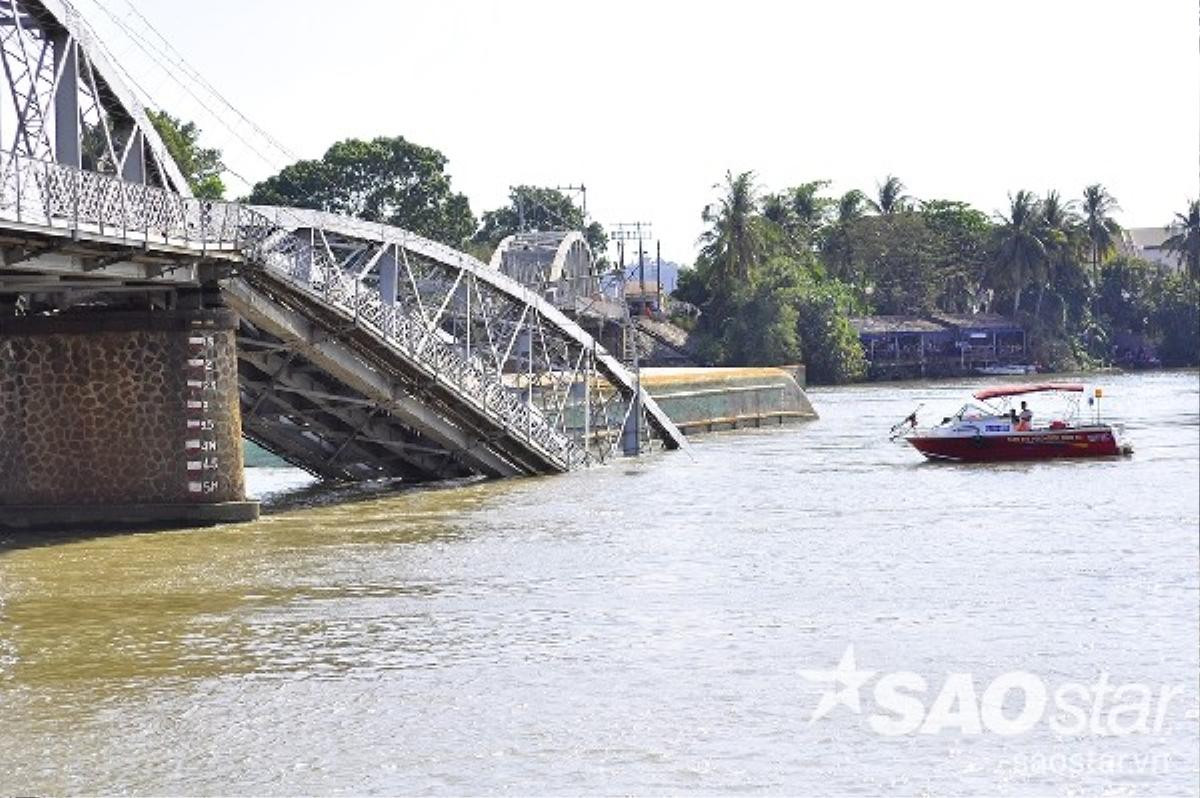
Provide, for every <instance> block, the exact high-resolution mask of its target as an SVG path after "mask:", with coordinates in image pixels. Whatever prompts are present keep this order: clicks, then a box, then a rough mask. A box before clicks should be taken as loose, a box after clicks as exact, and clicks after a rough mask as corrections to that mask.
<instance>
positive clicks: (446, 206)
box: [248, 136, 475, 246]
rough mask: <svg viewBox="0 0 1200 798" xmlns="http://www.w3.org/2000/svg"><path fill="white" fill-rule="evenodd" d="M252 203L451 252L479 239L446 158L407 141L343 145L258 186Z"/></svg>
mask: <svg viewBox="0 0 1200 798" xmlns="http://www.w3.org/2000/svg"><path fill="white" fill-rule="evenodd" d="M248 199H249V202H251V203H254V204H260V205H285V206H293V207H298V208H312V209H315V210H322V211H329V212H332V213H342V214H346V215H349V216H354V217H356V218H359V219H365V220H367V221H371V222H382V223H384V224H391V225H395V226H397V227H403V228H404V229H406V230H410V231H412V232H414V233H418V234H420V235H423V236H426V237H428V238H432V239H434V240H435V241H441V242H443V243H446V244H450V245H452V246H461V245H462V243H463V242H464V241H465V240H466V239H467V238H469V237H470V236H471V234H472V233H473V232H474V231H475V216H474V214H472V213H471V206H470V203H469V202H468V201H467V198H466V196H465V195H463V194H458V193H455V192H454V191H452V190H451V187H450V175H448V174H447V173H446V156H444V155H443V154H442V153H440V152H438V151H437V150H435V149H433V148H431V147H422V146H420V145H419V144H413V143H412V142H410V141H408V140H407V139H405V138H404V137H403V136H393V137H383V136H381V137H379V138H375V139H372V140H371V141H363V140H361V139H346V140H345V141H339V142H338V143H336V144H334V145H333V146H332V147H330V148H329V150H328V151H327V152H326V153H325V155H324V156H322V157H321V158H320V159H319V160H303V161H297V162H296V163H294V164H291V165H290V166H287V167H285V168H284V169H283V170H282V171H281V172H280V173H279V174H277V175H275V176H274V177H270V178H267V179H266V180H264V181H262V182H261V183H259V184H257V185H256V186H255V187H254V189H253V190H252V191H251V192H250V196H249V198H248Z"/></svg>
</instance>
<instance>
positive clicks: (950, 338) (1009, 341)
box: [850, 313, 1029, 377]
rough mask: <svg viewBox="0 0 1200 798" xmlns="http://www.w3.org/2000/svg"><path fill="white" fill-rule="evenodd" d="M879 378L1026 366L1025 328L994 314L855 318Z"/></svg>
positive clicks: (856, 328)
mask: <svg viewBox="0 0 1200 798" xmlns="http://www.w3.org/2000/svg"><path fill="white" fill-rule="evenodd" d="M850 324H851V326H853V327H854V329H855V331H856V332H857V333H858V338H859V341H860V342H861V343H862V347H863V354H864V355H866V358H867V362H868V363H869V364H870V366H871V372H872V374H873V375H875V376H883V377H899V376H915V375H926V374H928V375H938V374H961V373H967V372H971V371H975V370H979V369H988V368H996V367H1004V366H1017V365H1023V364H1025V363H1026V361H1027V358H1028V354H1029V350H1028V346H1027V342H1026V339H1025V330H1024V329H1023V328H1022V327H1021V325H1019V324H1017V323H1016V322H1014V321H1013V320H1011V319H1009V318H1007V317H1005V316H1000V315H997V314H994V313H975V314H952V313H935V314H932V315H929V316H864V317H860V318H853V319H850Z"/></svg>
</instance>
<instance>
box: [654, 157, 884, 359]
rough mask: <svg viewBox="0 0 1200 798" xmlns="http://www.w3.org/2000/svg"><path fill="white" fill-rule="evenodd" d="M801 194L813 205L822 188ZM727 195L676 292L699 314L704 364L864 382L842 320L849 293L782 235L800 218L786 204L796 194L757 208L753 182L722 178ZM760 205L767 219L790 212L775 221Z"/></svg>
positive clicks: (713, 210)
mask: <svg viewBox="0 0 1200 798" xmlns="http://www.w3.org/2000/svg"><path fill="white" fill-rule="evenodd" d="M806 185H807V186H812V187H813V196H815V189H816V188H817V187H819V186H820V184H806ZM803 190H804V189H803V187H802V191H803ZM724 191H725V193H724V195H723V196H722V197H721V198H720V199H719V201H718V202H717V203H715V204H714V205H712V206H709V208H707V209H705V214H704V219H705V221H706V222H708V224H709V229H708V231H707V232H706V233H705V235H704V237H703V238H702V239H701V241H702V242H703V243H704V247H703V249H702V250H701V254H700V257H699V258H698V259H697V261H696V267H695V268H694V269H691V270H687V271H684V272H681V273H680V278H679V285H678V287H677V288H676V291H675V295H676V297H678V298H679V299H683V300H686V301H688V302H690V303H692V304H694V305H696V306H698V307H699V308H700V309H701V315H700V317H699V319H698V320H697V322H696V326H695V333H696V337H697V339H698V349H699V351H700V353H701V355H702V356H703V357H705V358H706V359H707V360H709V361H710V362H713V363H718V364H721V365H738V366H748V365H781V364H787V363H796V362H799V361H803V362H805V363H806V364H808V376H809V378H810V379H812V380H813V381H814V382H822V381H826V382H844V381H847V380H852V379H858V378H861V377H862V375H863V374H864V373H865V366H864V363H863V356H862V347H861V345H860V344H859V341H858V337H857V336H856V335H855V334H854V331H853V329H851V327H850V324H849V322H848V321H847V317H846V313H847V311H848V309H849V306H850V295H849V292H848V291H846V290H845V288H844V287H843V286H842V285H841V284H840V283H837V282H836V281H834V280H831V279H830V278H828V277H826V276H825V275H824V270H823V269H822V268H821V267H820V264H819V263H818V262H817V261H815V260H814V259H813V256H812V254H811V252H810V251H808V249H807V248H806V247H801V248H799V249H798V248H797V247H796V246H795V231H796V229H798V228H793V230H792V231H789V230H787V229H785V225H786V224H787V220H788V219H792V220H796V219H798V218H799V216H798V214H797V213H796V208H795V206H794V205H792V200H793V199H796V198H797V196H798V195H799V194H800V193H801V192H797V190H793V191H792V192H789V193H786V194H784V195H776V196H775V198H774V199H771V198H768V201H767V202H766V203H760V202H759V200H758V198H757V196H756V193H755V191H754V187H753V174H752V173H749V172H747V173H743V174H741V175H737V176H734V175H732V174H728V175H727V176H726V183H725V185H724ZM764 204H765V205H766V209H765V211H766V212H772V213H774V212H775V211H778V210H779V209H780V207H781V206H782V207H783V208H785V209H786V210H785V212H784V213H783V214H781V215H776V218H775V220H773V219H771V218H769V217H768V216H767V215H766V212H764V207H763V205H764ZM807 218H808V223H813V224H815V223H816V219H815V217H811V216H810V217H807ZM777 220H778V221H777ZM808 223H806V224H805V227H806V228H807V226H808Z"/></svg>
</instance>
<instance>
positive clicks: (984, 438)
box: [893, 382, 1132, 461]
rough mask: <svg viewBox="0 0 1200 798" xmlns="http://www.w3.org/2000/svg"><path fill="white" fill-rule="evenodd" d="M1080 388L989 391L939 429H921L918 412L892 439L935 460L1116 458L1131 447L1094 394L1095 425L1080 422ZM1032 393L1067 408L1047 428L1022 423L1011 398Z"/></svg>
mask: <svg viewBox="0 0 1200 798" xmlns="http://www.w3.org/2000/svg"><path fill="white" fill-rule="evenodd" d="M1083 391H1084V388H1083V386H1082V385H1077V384H1074V383H1061V382H1041V383H1030V384H1027V385H1005V386H999V387H994V388H985V389H983V390H981V391H977V392H976V393H975V399H976V400H977V401H978V402H979V403H980V404H975V403H968V404H966V405H964V406H963V407H962V409H961V410H959V411H958V412H957V413H955V414H954V415H953V416H949V417H948V418H945V419H943V420H942V422H941V423H940V424H938V425H936V426H933V427H928V428H925V429H921V428H919V427H918V426H917V418H916V416H917V414H916V411H913V413H912V414H911V415H910V416H909V417H908V418H907V419H905V420H904V421H903V422H901V424H900V425H898V426H900V427H907V429H902V430H901V431H900V432H899V433H894V434H893V437H903V438H904V440H906V441H908V442H909V443H910V444H912V446H913V448H914V449H916V450H917V451H919V452H920V453H921V454H923V455H925V456H926V457H928V458H929V459H931V460H953V461H999V460H1048V459H1053V458H1059V457H1115V456H1117V455H1122V454H1129V453H1130V452H1131V451H1132V448H1131V447H1130V446H1129V444H1128V443H1126V442H1125V441H1123V440H1122V437H1123V436H1122V431H1121V429H1120V427H1117V426H1113V425H1110V424H1104V423H1101V421H1100V412H1099V400H1100V398H1101V396H1102V395H1103V394H1102V393H1101V391H1100V389H1096V391H1095V394H1094V395H1093V396H1090V397H1088V404H1089V405H1091V406H1092V407H1093V408H1094V411H1095V417H1094V419H1093V420H1092V421H1080V420H1079V400H1080V398H1081V397H1082V394H1083ZM1034 393H1057V394H1060V395H1062V396H1063V397H1065V398H1066V404H1067V408H1066V410H1065V412H1063V413H1062V414H1061V415H1059V416H1052V417H1051V420H1050V422H1049V423H1047V424H1044V425H1039V424H1037V423H1028V422H1025V421H1022V420H1021V418H1020V416H1019V415H1018V414H1017V412H1016V411H1015V410H1014V409H1013V408H1012V402H1013V397H1015V396H1023V395H1025V394H1034Z"/></svg>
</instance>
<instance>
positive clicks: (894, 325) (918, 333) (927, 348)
mask: <svg viewBox="0 0 1200 798" xmlns="http://www.w3.org/2000/svg"><path fill="white" fill-rule="evenodd" d="M850 324H851V326H853V327H854V329H855V331H856V332H857V333H858V339H859V341H861V342H862V347H863V353H864V354H865V355H866V356H867V360H868V361H869V362H871V363H877V362H880V363H882V362H891V363H909V364H919V363H920V362H921V361H922V360H925V359H927V358H928V357H934V356H952V355H957V354H958V350H957V349H955V348H954V342H955V335H954V332H953V331H952V330H950V329H949V328H948V327H946V326H945V325H943V324H938V323H937V322H934V321H930V320H929V319H923V318H920V317H919V316H865V317H862V318H857V319H850Z"/></svg>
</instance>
